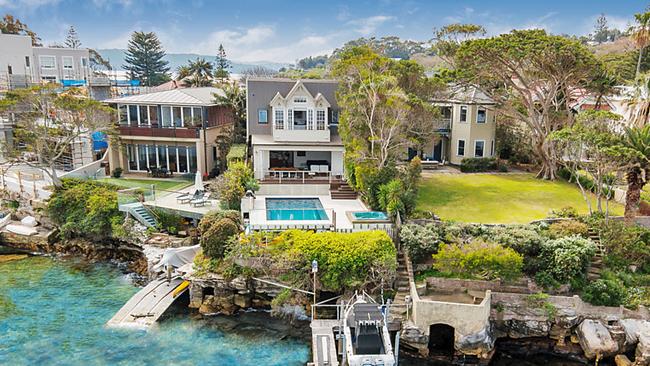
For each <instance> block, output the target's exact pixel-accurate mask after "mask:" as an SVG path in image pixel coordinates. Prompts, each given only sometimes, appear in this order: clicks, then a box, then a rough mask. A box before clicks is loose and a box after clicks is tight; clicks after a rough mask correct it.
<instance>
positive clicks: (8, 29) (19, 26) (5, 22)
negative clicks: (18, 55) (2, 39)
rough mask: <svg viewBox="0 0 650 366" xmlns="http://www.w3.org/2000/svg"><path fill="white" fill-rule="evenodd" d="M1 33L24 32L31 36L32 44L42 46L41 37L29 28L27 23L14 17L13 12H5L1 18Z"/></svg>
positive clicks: (23, 33)
mask: <svg viewBox="0 0 650 366" xmlns="http://www.w3.org/2000/svg"><path fill="white" fill-rule="evenodd" d="M0 33H4V34H22V35H26V36H29V37H31V39H32V46H41V39H40V38H39V37H38V36H37V35H36V33H34V32H32V30H30V29H29V27H28V26H27V24H25V23H23V22H21V21H20V20H18V19H16V18H14V16H13V15H11V14H5V16H4V17H3V18H2V19H0Z"/></svg>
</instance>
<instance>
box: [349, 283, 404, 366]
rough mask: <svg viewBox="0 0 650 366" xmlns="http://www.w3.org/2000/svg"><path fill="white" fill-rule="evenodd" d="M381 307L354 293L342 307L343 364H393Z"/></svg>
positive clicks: (388, 336)
mask: <svg viewBox="0 0 650 366" xmlns="http://www.w3.org/2000/svg"><path fill="white" fill-rule="evenodd" d="M382 308H383V306H382V305H381V304H378V303H376V302H375V301H374V300H373V299H372V298H370V297H369V296H367V295H365V294H363V295H359V294H356V295H355V297H353V298H352V299H351V300H350V303H349V304H348V305H347V306H345V308H344V309H343V332H344V335H345V336H344V339H345V356H346V363H344V364H347V365H349V366H395V365H396V362H395V355H394V353H393V347H392V344H391V341H390V333H389V332H388V323H387V321H386V314H385V312H384V311H382Z"/></svg>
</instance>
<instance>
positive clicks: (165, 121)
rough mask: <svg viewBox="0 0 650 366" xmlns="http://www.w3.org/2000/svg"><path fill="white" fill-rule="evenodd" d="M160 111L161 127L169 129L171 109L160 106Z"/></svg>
mask: <svg viewBox="0 0 650 366" xmlns="http://www.w3.org/2000/svg"><path fill="white" fill-rule="evenodd" d="M160 110H161V112H162V116H161V117H162V118H161V122H162V126H163V127H171V126H172V107H168V106H162V107H161V108H160Z"/></svg>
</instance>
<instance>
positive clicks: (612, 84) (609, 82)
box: [589, 69, 618, 109]
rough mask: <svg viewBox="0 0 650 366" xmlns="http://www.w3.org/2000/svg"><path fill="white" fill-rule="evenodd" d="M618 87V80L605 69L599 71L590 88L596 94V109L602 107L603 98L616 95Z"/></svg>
mask: <svg viewBox="0 0 650 366" xmlns="http://www.w3.org/2000/svg"><path fill="white" fill-rule="evenodd" d="M617 85H618V80H616V77H615V76H614V75H612V74H610V73H609V72H608V71H607V70H605V69H600V70H598V73H597V74H596V75H595V77H594V78H593V79H592V80H591V82H590V84H589V87H590V89H591V90H592V91H593V92H594V93H595V94H596V105H595V109H598V108H599V107H600V104H601V103H602V101H603V97H605V96H606V95H612V94H616V92H617V90H616V86H617Z"/></svg>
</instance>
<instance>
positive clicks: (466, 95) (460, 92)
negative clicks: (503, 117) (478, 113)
mask: <svg viewBox="0 0 650 366" xmlns="http://www.w3.org/2000/svg"><path fill="white" fill-rule="evenodd" d="M434 101H436V102H449V103H467V104H496V103H495V102H494V100H493V99H492V98H490V97H489V96H487V95H486V94H485V93H484V92H482V91H481V90H479V89H478V88H476V87H474V86H462V85H457V84H450V85H449V86H448V87H447V90H446V91H445V92H444V93H443V95H441V96H439V97H436V98H434Z"/></svg>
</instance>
